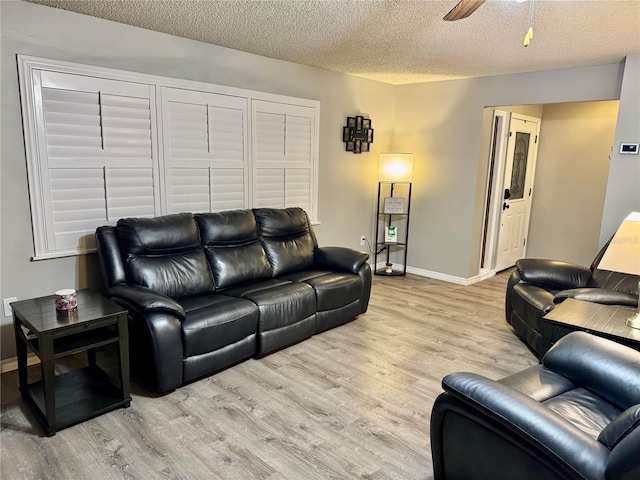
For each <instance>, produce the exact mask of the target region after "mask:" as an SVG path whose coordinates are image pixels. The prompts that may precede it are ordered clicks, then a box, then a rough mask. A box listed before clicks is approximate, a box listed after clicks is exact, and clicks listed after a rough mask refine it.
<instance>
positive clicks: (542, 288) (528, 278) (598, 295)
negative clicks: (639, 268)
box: [505, 244, 640, 357]
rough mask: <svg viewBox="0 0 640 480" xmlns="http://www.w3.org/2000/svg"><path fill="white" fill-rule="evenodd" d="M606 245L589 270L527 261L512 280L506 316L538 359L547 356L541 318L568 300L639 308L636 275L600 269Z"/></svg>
mask: <svg viewBox="0 0 640 480" xmlns="http://www.w3.org/2000/svg"><path fill="white" fill-rule="evenodd" d="M608 246H609V245H608V244H606V245H605V246H604V247H602V249H601V250H600V252H598V254H597V255H596V258H595V259H594V260H593V262H592V263H591V266H590V267H589V268H587V267H583V266H582V265H576V264H574V263H570V262H563V261H559V260H543V259H534V258H524V259H520V260H518V261H517V262H516V268H515V270H514V271H513V273H512V274H511V276H510V277H509V280H508V283H507V291H506V298H505V314H506V319H507V323H509V324H510V325H511V326H512V327H513V329H514V330H515V332H516V334H517V335H518V336H519V337H520V338H521V339H522V340H523V341H524V342H525V343H526V344H527V345H528V346H529V347H530V348H531V350H533V352H534V353H535V354H536V355H537V356H538V357H540V356H542V355H544V353H545V347H544V346H543V342H542V317H544V316H545V315H546V314H547V313H549V311H550V310H551V309H552V308H553V307H554V306H555V305H556V304H558V303H560V302H562V301H563V300H565V299H566V298H575V299H577V300H583V301H587V302H596V303H601V304H607V305H626V306H632V307H635V306H637V305H638V280H640V277H638V276H637V275H629V274H625V273H618V272H609V271H607V270H600V269H598V268H597V266H598V264H599V263H600V260H601V259H602V256H603V255H604V252H605V251H606V249H607V247H608Z"/></svg>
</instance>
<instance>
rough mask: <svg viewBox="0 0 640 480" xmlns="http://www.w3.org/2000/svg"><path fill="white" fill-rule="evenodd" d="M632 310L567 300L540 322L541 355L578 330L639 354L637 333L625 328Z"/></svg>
mask: <svg viewBox="0 0 640 480" xmlns="http://www.w3.org/2000/svg"><path fill="white" fill-rule="evenodd" d="M635 311H636V310H635V308H631V307H622V306H616V305H601V304H599V303H593V302H584V301H582V300H575V299H573V298H567V299H566V300H565V301H564V302H562V303H561V304H559V305H556V307H555V308H554V309H553V310H551V311H550V312H549V313H547V314H546V315H545V316H544V317H543V318H542V347H543V349H544V352H543V353H546V351H547V350H548V349H549V348H551V346H552V345H553V344H554V343H556V342H557V341H558V340H560V339H561V338H562V337H564V336H565V335H566V334H568V333H570V332H573V331H576V330H580V331H583V332H589V333H592V334H594V335H598V336H600V337H605V338H609V339H611V340H613V341H615V342H618V343H622V344H623V345H627V346H629V347H631V348H634V349H636V350H640V330H637V329H635V328H631V327H629V326H628V325H626V323H625V322H626V320H627V318H629V317H631V316H633V314H634V313H635Z"/></svg>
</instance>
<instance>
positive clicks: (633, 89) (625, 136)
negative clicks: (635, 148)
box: [600, 53, 640, 245]
mask: <svg viewBox="0 0 640 480" xmlns="http://www.w3.org/2000/svg"><path fill="white" fill-rule="evenodd" d="M621 142H629V143H638V142H640V53H636V54H635V55H629V56H628V57H627V59H626V62H625V66H624V78H623V80H622V90H621V92H620V109H619V110H618V121H617V124H616V135H615V138H614V143H613V153H612V155H611V167H610V169H609V181H608V183H607V195H606V197H605V204H604V211H603V216H602V228H601V230H600V244H601V245H603V244H604V242H606V240H607V239H608V238H609V237H611V236H612V235H613V234H614V232H615V231H616V229H617V228H618V226H619V225H620V222H621V221H622V220H623V219H624V218H625V217H626V216H627V215H628V214H629V213H630V212H639V211H640V156H638V155H620V153H619V152H620V143H621Z"/></svg>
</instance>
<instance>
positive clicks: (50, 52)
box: [0, 1, 394, 359]
mask: <svg viewBox="0 0 640 480" xmlns="http://www.w3.org/2000/svg"><path fill="white" fill-rule="evenodd" d="M0 8H1V28H0V30H1V32H0V33H1V35H2V37H1V56H0V60H1V62H2V64H1V82H0V84H1V85H0V88H1V92H0V93H1V97H2V112H1V115H2V116H1V121H2V130H1V135H2V137H1V152H0V153H1V157H0V158H1V166H0V168H1V170H0V185H1V186H0V189H1V190H0V220H1V222H0V223H1V225H2V231H1V232H0V239H1V250H0V265H1V272H0V298H8V297H18V298H19V299H24V298H30V297H34V296H41V295H48V294H51V293H52V292H53V291H55V290H57V289H59V288H63V287H74V288H84V287H94V288H95V287H97V286H99V271H98V268H97V261H96V256H95V255H84V256H79V257H69V258H63V259H57V260H42V261H37V262H32V261H30V257H31V256H32V255H33V241H32V231H31V221H30V209H29V195H28V190H27V176H26V175H27V174H26V162H25V153H24V141H23V135H22V118H21V113H20V101H19V93H18V81H17V68H16V54H18V53H20V54H25V55H33V56H38V57H44V58H53V59H59V60H67V61H71V62H77V63H85V64H90V65H99V66H104V67H111V68H118V69H123V70H131V71H135V72H142V73H148V74H156V75H164V76H169V77H178V78H186V79H190V80H197V81H203V82H210V83H216V84H221V85H230V86H234V87H239V88H247V89H251V90H259V91H264V92H271V93H277V94H282V95H291V96H297V97H303V98H311V99H315V100H319V101H320V103H321V107H320V142H319V143H320V173H319V209H318V213H319V219H320V221H321V222H322V223H321V225H319V226H317V227H316V233H317V236H318V241H319V242H320V244H322V245H329V244H331V245H344V246H349V247H353V248H358V249H360V248H361V247H360V243H359V239H360V235H361V234H366V235H367V237H371V236H372V233H373V225H374V224H373V220H374V219H373V213H372V212H373V204H374V203H375V202H374V201H375V195H376V191H377V190H376V188H377V176H378V154H379V153H380V152H383V151H389V147H390V145H391V134H392V124H393V114H394V87H393V86H392V85H387V84H383V83H379V82H373V81H370V80H364V79H361V78H357V77H352V76H347V75H342V74H337V73H333V72H330V71H327V70H321V69H317V68H310V67H305V66H302V65H297V64H294V63H289V62H282V61H278V60H273V59H269V58H265V57H260V56H256V55H250V54H246V53H242V52H237V51H234V50H229V49H225V48H221V47H216V46H213V45H209V44H205V43H200V42H195V41H192V40H187V39H183V38H178V37H173V36H170V35H165V34H161V33H156V32H151V31H147V30H143V29H140V28H135V27H131V26H128V25H123V24H118V23H114V22H108V21H105V20H101V19H97V18H92V17H88V16H84V15H78V14H75V13H71V12H66V11H63V10H59V9H55V8H49V7H43V6H40V5H34V4H30V3H24V2H4V1H3V2H0ZM356 114H362V115H364V116H366V117H369V118H371V119H372V124H373V127H374V129H375V142H374V143H373V144H372V151H371V152H370V153H368V154H361V155H354V154H353V153H350V152H345V151H344V143H342V126H343V125H344V124H345V121H346V117H347V116H352V115H356ZM0 318H1V322H0V324H1V327H0V329H1V330H0V335H1V347H0V349H1V357H2V359H6V358H9V357H12V356H14V352H15V350H14V338H13V330H12V327H11V319H10V318H9V317H0Z"/></svg>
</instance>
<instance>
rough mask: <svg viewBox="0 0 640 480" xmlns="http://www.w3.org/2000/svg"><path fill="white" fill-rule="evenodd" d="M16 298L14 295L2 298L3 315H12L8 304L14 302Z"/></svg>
mask: <svg viewBox="0 0 640 480" xmlns="http://www.w3.org/2000/svg"><path fill="white" fill-rule="evenodd" d="M17 300H18V299H17V298H16V297H11V298H4V299H3V300H2V304H3V306H4V316H5V317H10V316H11V315H13V309H12V308H11V305H9V304H10V303H11V302H15V301H17Z"/></svg>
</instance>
